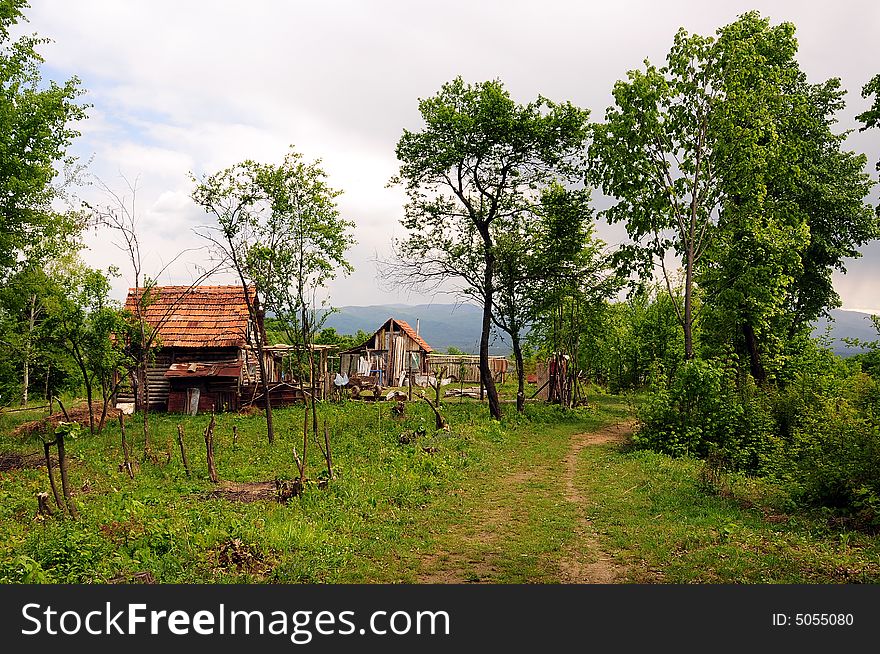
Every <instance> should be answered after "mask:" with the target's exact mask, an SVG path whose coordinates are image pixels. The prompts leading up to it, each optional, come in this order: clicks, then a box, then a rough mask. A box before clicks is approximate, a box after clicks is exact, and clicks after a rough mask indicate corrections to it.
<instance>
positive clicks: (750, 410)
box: [633, 359, 774, 472]
mask: <svg viewBox="0 0 880 654" xmlns="http://www.w3.org/2000/svg"><path fill="white" fill-rule="evenodd" d="M639 418H640V420H641V421H642V423H643V425H644V427H643V428H642V429H641V430H640V431H639V433H638V434H637V435H636V436H635V438H634V439H633V440H634V442H635V444H636V445H637V446H638V447H642V448H646V449H651V450H655V451H657V452H663V453H665V454H669V455H672V456H694V457H698V458H705V457H706V456H707V455H708V454H709V452H710V451H712V452H715V453H716V456H720V457H721V458H722V460H723V461H724V462H725V465H727V466H729V467H732V468H735V469H737V470H745V471H748V472H755V471H757V469H758V468H759V466H760V461H761V459H762V456H763V455H765V454H766V452H767V451H768V449H770V448H771V447H772V445H773V443H772V434H773V426H774V425H773V419H772V415H771V412H770V408H769V406H768V402H767V398H766V396H765V395H764V394H763V393H762V392H761V391H760V389H758V388H757V387H756V386H755V384H754V382H753V381H752V380H751V378H749V377H747V378H745V379H743V380H740V382H739V383H737V380H736V378H735V376H734V375H733V374H731V373H730V372H728V371H727V370H725V368H724V367H723V366H722V365H721V364H720V363H719V362H718V361H713V360H710V361H702V360H696V359H695V360H692V361H688V362H686V363H685V364H683V365H682V366H681V367H680V368H679V369H678V371H677V372H676V374H675V376H674V377H673V379H672V382H671V384H670V385H669V387H668V388H663V387H660V388H657V389H655V390H654V392H653V393H652V394H651V396H650V397H649V399H648V401H647V402H646V403H645V405H644V406H643V407H642V410H641V411H640V414H639Z"/></svg>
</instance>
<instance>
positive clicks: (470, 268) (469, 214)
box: [391, 77, 589, 419]
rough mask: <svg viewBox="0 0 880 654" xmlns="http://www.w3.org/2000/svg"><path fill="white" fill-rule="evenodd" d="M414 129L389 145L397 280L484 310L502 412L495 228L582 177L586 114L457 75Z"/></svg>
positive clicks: (490, 390) (495, 408) (490, 383)
mask: <svg viewBox="0 0 880 654" xmlns="http://www.w3.org/2000/svg"><path fill="white" fill-rule="evenodd" d="M419 111H420V113H421V116H422V119H423V120H424V123H425V126H424V129H423V130H422V131H420V132H411V131H409V130H404V132H403V136H401V138H400V140H399V141H398V143H397V149H396V153H397V158H398V160H399V161H400V170H399V173H398V175H396V176H395V177H394V178H393V179H392V180H391V183H392V184H400V185H402V186H403V188H404V189H405V191H406V194H407V198H408V201H407V204H406V206H405V217H404V218H403V220H402V221H401V223H402V224H403V226H404V227H405V228H406V229H407V230H408V232H409V233H408V235H407V236H406V237H405V238H404V239H402V240H399V241H398V242H397V243H396V250H397V255H398V263H399V265H398V266H397V271H398V272H399V273H400V277H403V278H409V279H411V280H412V281H413V282H414V283H416V284H418V285H421V286H423V287H425V288H429V287H431V286H432V285H433V287H434V288H437V287H438V286H439V285H441V284H443V283H444V282H450V281H452V282H453V283H457V284H458V289H457V290H458V292H459V293H461V294H462V295H464V296H465V297H468V298H471V299H473V300H475V301H477V302H478V303H479V304H480V306H481V307H482V309H483V321H482V332H481V336H480V376H481V378H482V379H483V382H484V384H485V386H486V391H487V395H488V399H489V412H490V414H491V415H492V417H493V418H496V419H497V418H500V417H501V407H500V404H499V402H498V392H497V389H496V388H495V382H494V380H493V378H492V375H491V372H490V369H489V333H490V330H491V327H492V312H493V304H494V297H495V284H496V264H497V257H498V251H497V244H496V239H495V236H494V233H497V232H498V231H504V230H505V229H506V227H507V226H509V225H510V222H511V221H515V220H516V219H517V217H518V216H520V215H521V214H522V213H523V212H526V211H529V210H530V208H531V207H533V206H535V205H536V204H537V203H538V197H539V193H540V189H541V188H543V187H545V186H546V185H547V184H549V183H550V182H552V181H555V180H558V181H560V182H563V183H565V182H576V181H579V180H580V179H581V177H582V167H581V163H582V152H583V148H584V144H585V142H586V139H587V137H588V134H589V125H588V122H587V119H588V115H589V114H588V112H587V111H585V110H582V109H578V108H577V107H575V106H574V105H572V104H571V103H562V104H556V103H553V102H551V101H549V100H547V99H546V98H543V97H540V96H539V97H538V98H537V99H536V100H535V101H533V102H530V103H528V104H525V105H519V104H517V103H516V102H514V101H513V99H512V98H511V97H510V94H509V93H508V92H507V91H506V90H505V89H504V86H503V85H502V83H501V82H500V81H488V82H482V83H479V84H474V85H470V84H465V83H464V82H463V81H462V79H461V78H460V77H459V78H456V79H454V80H453V81H452V82H449V83H446V84H444V85H443V86H442V87H441V89H440V91H439V93H437V95H435V96H434V97H431V98H427V99H423V100H420V101H419Z"/></svg>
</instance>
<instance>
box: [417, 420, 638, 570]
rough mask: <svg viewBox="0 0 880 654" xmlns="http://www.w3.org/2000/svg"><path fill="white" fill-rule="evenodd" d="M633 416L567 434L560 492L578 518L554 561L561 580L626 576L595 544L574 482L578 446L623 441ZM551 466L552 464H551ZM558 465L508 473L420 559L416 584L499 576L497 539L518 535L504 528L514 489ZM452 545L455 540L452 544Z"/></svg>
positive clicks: (583, 501) (509, 516)
mask: <svg viewBox="0 0 880 654" xmlns="http://www.w3.org/2000/svg"><path fill="white" fill-rule="evenodd" d="M635 424H636V423H635V420H625V421H619V422H615V423H612V424H610V425H606V426H605V427H602V428H601V429H598V430H596V431H593V432H587V433H579V434H574V435H572V436H571V438H570V442H569V447H568V450H567V452H566V454H565V456H564V457H563V459H562V461H561V469H562V476H561V482H562V489H561V490H562V493H563V497H564V499H565V500H566V501H568V502H570V503H572V504H574V505H575V509H576V512H577V516H578V517H577V519H576V523H575V530H574V531H575V534H574V539H573V540H572V542H571V543H569V544H568V546H567V547H566V548H565V549H564V550H563V552H562V558H561V560H559V561H558V563H557V564H558V567H559V573H558V580H559V582H561V583H565V584H611V583H619V582H620V581H622V580H623V579H624V578H625V576H626V570H625V569H624V567H623V566H622V565H620V564H619V563H617V562H616V561H614V559H613V558H612V557H610V556H609V555H608V554H607V553H605V552H604V551H603V550H602V548H601V546H600V543H599V539H598V536H597V534H596V532H595V529H594V528H593V525H592V523H591V522H590V521H589V519H588V518H587V517H586V515H585V512H586V510H587V500H588V498H587V497H585V496H584V495H583V493H582V492H581V491H580V489H579V488H578V486H577V483H576V479H577V470H578V458H579V454H580V452H581V450H583V449H584V448H585V447H589V446H593V445H603V444H607V443H623V442H625V441H626V439H627V438H628V437H629V436H630V434H632V432H633V431H634V429H635ZM554 467H555V466H554ZM559 469H560V468H558V467H556V470H555V471H554V469H553V467H548V466H547V465H546V464H543V465H538V466H535V467H533V468H526V469H523V470H518V471H516V472H514V473H512V474H510V475H507V476H506V477H505V478H504V480H503V481H502V483H501V485H500V486H499V488H497V489H494V491H493V492H490V493H489V494H488V495H487V497H486V498H485V499H486V501H485V503H484V507H485V508H484V510H483V511H481V512H480V515H474V516H472V520H471V521H469V523H470V525H471V526H474V525H480V528H476V529H473V528H468V527H467V526H465V525H459V526H457V527H456V528H453V530H452V532H455V533H454V534H452V533H450V534H448V535H452V536H453V538H451V539H445V540H446V541H447V544H446V545H445V546H441V547H440V548H439V549H438V550H437V551H435V552H432V553H430V554H427V556H425V557H424V558H423V559H422V566H421V567H422V572H420V573H419V574H418V575H417V580H418V583H425V584H456V583H473V582H477V583H487V582H488V583H492V582H493V579H494V578H495V576H496V575H497V573H498V571H499V568H498V565H497V564H498V562H499V561H498V559H497V557H498V556H500V555H501V552H500V549H501V548H500V547H499V546H498V544H497V543H498V539H499V538H501V539H503V538H509V537H516V535H515V534H513V533H509V532H508V531H507V526H508V525H509V524H510V522H511V519H512V518H514V516H513V515H512V513H513V509H512V507H511V497H515V496H516V493H517V492H518V490H517V489H519V488H521V487H522V485H523V484H524V483H526V482H528V481H529V480H532V479H535V478H536V477H537V476H550V475H553V474H558V470H559ZM453 543H454V544H453Z"/></svg>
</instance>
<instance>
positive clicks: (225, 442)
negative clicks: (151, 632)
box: [0, 396, 880, 583]
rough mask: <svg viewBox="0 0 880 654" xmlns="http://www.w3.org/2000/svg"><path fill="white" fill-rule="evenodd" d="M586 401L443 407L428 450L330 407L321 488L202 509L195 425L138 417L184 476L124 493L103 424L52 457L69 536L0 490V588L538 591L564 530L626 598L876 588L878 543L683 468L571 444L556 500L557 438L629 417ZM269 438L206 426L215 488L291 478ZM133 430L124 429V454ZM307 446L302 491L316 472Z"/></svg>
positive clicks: (34, 479) (425, 414) (2, 433)
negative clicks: (756, 505)
mask: <svg viewBox="0 0 880 654" xmlns="http://www.w3.org/2000/svg"><path fill="white" fill-rule="evenodd" d="M596 401H597V404H596V405H594V406H593V407H591V409H589V410H587V409H579V410H577V411H574V412H569V413H563V412H561V411H559V410H558V409H556V408H555V407H546V406H542V405H529V407H528V413H529V416H528V418H527V419H522V418H518V417H516V416H515V415H512V413H513V408H512V406H510V405H506V406H505V409H506V410H508V411H509V412H510V413H509V414H508V416H507V417H506V419H505V421H504V422H503V423H502V424H501V425H494V424H489V423H488V421H487V420H486V418H485V411H486V410H485V407H481V406H479V405H477V404H476V403H472V402H468V401H465V402H463V403H459V401H458V400H452V401H450V402H449V403H448V404H447V405H446V409H445V412H446V414H447V416H448V418H449V421H450V423H451V427H452V428H451V431H450V432H449V433H443V432H441V433H438V434H436V435H431V431H432V430H431V429H430V427H431V426H432V425H433V419H432V418H431V416H430V413H429V410H428V408H427V406H425V405H424V404H423V403H413V404H409V405H407V413H408V414H409V415H408V417H407V418H406V419H404V420H403V421H402V422H396V421H393V420H391V419H390V418H389V415H388V410H389V407H388V406H387V405H385V406H382V416H381V423H380V421H379V408H378V406H376V405H368V404H359V403H348V404H346V405H344V406H339V405H331V406H328V407H326V410H325V412H324V415H325V416H326V418H327V420H328V424H329V426H330V429H331V433H332V434H333V441H334V459H335V462H336V465H337V467H338V472H339V478H338V479H337V480H335V481H334V482H333V483H332V484H331V485H330V487H329V489H327V490H319V489H317V488H316V487H310V488H308V489H307V492H306V493H305V495H304V496H303V497H302V498H299V499H295V500H293V501H291V502H290V503H289V504H288V505H278V504H275V503H272V502H257V503H253V504H241V503H233V502H229V501H227V500H225V499H220V498H211V497H208V496H207V493H208V492H209V491H210V490H211V489H212V485H211V483H210V482H209V481H208V480H207V469H206V463H205V457H204V440H203V438H202V435H201V430H202V429H204V426H205V424H206V423H207V417H206V416H197V417H195V418H184V417H181V416H167V415H156V416H154V418H153V434H154V436H153V442H154V443H155V444H156V450H157V451H158V450H161V449H162V448H167V447H168V445H169V444H170V443H171V438H172V436H173V435H174V434H175V433H176V425H177V422H178V421H183V422H184V424H185V426H186V437H187V446H188V450H189V458H190V462H191V466H192V468H193V473H194V474H193V478H192V479H188V478H187V477H186V476H185V475H184V473H183V469H182V465H181V464H180V462H179V455H178V453H177V452H176V451H173V454H172V460H171V462H170V463H168V464H165V463H164V459H165V457H164V455H163V454H161V452H157V454H159V456H158V459H159V463H151V462H149V461H146V462H143V463H142V465H141V467H140V470H139V471H138V474H137V476H136V477H135V479H134V480H133V481H132V480H130V479H128V477H127V476H126V475H124V474H122V473H120V472H119V471H118V468H117V466H118V463H119V462H120V461H121V458H122V457H121V452H120V447H119V428H118V426H117V425H115V424H114V425H111V426H110V427H109V428H108V430H107V432H106V433H105V434H103V435H101V436H96V437H90V436H84V437H82V438H81V439H80V440H79V441H77V442H76V443H74V444H72V445H70V446H69V448H68V449H69V451H70V452H71V454H72V455H73V456H75V457H76V458H77V460H76V462H75V463H74V465H72V466H71V477H72V481H73V485H74V487H75V488H76V489H79V491H78V493H77V496H76V501H77V503H78V506H79V507H80V510H81V512H82V514H83V518H82V520H81V521H80V522H78V523H72V522H64V521H59V520H55V519H51V520H46V521H35V520H34V513H35V508H36V506H35V505H36V502H35V500H34V495H35V493H36V492H38V491H40V490H48V482H47V481H46V476H45V471H44V470H40V469H32V470H16V471H11V472H6V473H0V579H5V580H7V581H22V580H31V581H70V582H80V581H86V582H88V581H106V580H109V579H112V578H114V577H122V578H130V576H131V575H132V574H134V573H136V572H140V571H149V572H150V573H151V574H152V575H153V576H154V577H155V578H156V579H157V580H158V581H160V582H197V581H208V582H215V581H216V582H237V581H270V582H416V581H421V582H455V581H489V582H538V583H543V582H554V581H558V580H559V562H560V560H561V559H562V558H563V557H566V556H570V555H571V553H572V551H573V550H576V549H577V548H578V543H577V541H576V539H575V533H576V524H577V518H578V515H579V513H586V514H587V515H588V516H589V517H590V518H591V519H592V521H593V524H594V526H595V528H596V529H598V531H599V534H600V541H601V543H602V545H603V547H604V549H605V550H606V551H609V552H614V553H615V554H616V556H617V558H618V559H622V560H624V561H625V562H626V563H627V564H628V566H629V570H630V573H629V574H630V578H631V579H632V580H635V581H668V582H678V581H685V582H689V581H693V582H713V581H731V582H747V581H754V582H762V581H803V582H812V581H841V580H863V581H876V580H877V579H878V574H877V569H878V565H880V560H878V550H880V548H878V544H877V539H875V538H874V539H872V538H868V537H865V536H860V535H855V534H846V535H843V536H841V535H840V534H838V533H837V532H833V531H830V530H828V529H827V528H825V527H824V526H823V525H822V523H821V522H818V521H810V520H807V519H804V518H797V519H792V520H791V521H787V522H785V523H779V522H775V521H774V520H778V519H777V518H774V517H773V516H770V520H768V519H765V517H764V515H763V514H762V513H761V512H760V511H759V510H757V509H743V508H742V507H741V506H740V504H739V503H738V502H736V501H735V500H732V499H723V498H720V497H717V496H713V495H707V494H706V493H704V492H703V491H701V490H700V488H699V485H698V481H697V479H698V473H699V464H698V463H696V462H693V461H685V460H679V461H672V460H670V459H668V458H666V457H662V456H658V455H652V454H647V453H634V454H622V453H620V452H619V451H618V449H617V448H615V447H614V446H591V447H587V448H585V449H584V450H583V451H582V452H581V455H580V462H581V465H580V467H579V475H580V476H579V483H580V485H581V490H582V494H583V495H584V496H585V497H587V498H588V504H589V505H588V506H583V507H578V506H575V505H573V504H572V503H571V502H568V501H567V500H566V499H565V496H564V492H563V485H564V484H563V480H562V465H561V461H562V459H563V458H564V456H565V454H566V452H567V451H568V448H569V445H570V436H571V434H573V433H576V432H583V431H591V430H593V429H596V428H597V427H598V426H600V425H601V424H603V423H606V422H608V421H610V420H614V419H618V418H620V417H623V416H624V415H626V414H627V412H628V410H629V408H628V407H627V406H626V404H625V403H624V402H622V401H621V400H620V399H619V398H613V397H602V396H597V397H596ZM20 419H21V416H18V417H17V418H15V420H16V421H17V420H20ZM11 421H12V418H11V417H9V416H0V451H11V450H15V451H21V452H25V451H35V450H36V449H37V448H36V446H35V445H34V443H33V442H31V443H20V442H16V441H15V440H14V439H13V438H12V437H10V436H9V435H8V432H9V429H10V427H11ZM276 423H277V425H278V426H277V431H278V438H277V441H276V443H275V445H274V446H272V447H270V446H269V445H268V444H267V443H266V439H265V432H264V427H263V424H264V423H263V421H262V419H261V418H260V417H259V416H254V417H244V416H234V415H221V416H218V426H217V430H216V435H215V441H216V449H217V452H216V458H217V466H218V470H219V474H220V476H221V478H223V479H228V480H234V481H265V480H272V479H274V478H276V477H282V478H290V477H292V476H293V473H294V470H295V468H294V466H293V464H292V456H291V454H290V448H291V446H292V444H293V443H294V442H295V443H296V446H297V448H298V449H299V450H301V448H302V443H301V436H300V435H301V433H302V432H301V429H302V410H301V409H299V408H290V409H282V410H279V411H277V413H276ZM233 424H237V425H238V431H239V441H238V445H237V446H236V447H233V445H232V425H233ZM422 426H424V427H427V428H428V432H429V434H428V435H426V436H423V437H421V438H419V439H418V440H417V441H416V442H415V443H412V444H406V445H402V444H400V443H399V442H398V436H399V435H400V433H401V432H402V431H403V430H405V429H413V428H419V427H422ZM137 432H138V430H137V428H136V427H135V422H134V421H132V423H131V426H130V428H129V437H130V438H131V439H132V440H133V441H134V443H135V451H136V452H137V450H138V448H137V444H138V443H139V439H138V438H137V437H136V435H137ZM310 447H311V454H310V461H311V462H312V467H311V470H310V474H311V476H313V477H314V476H316V475H317V474H318V472H319V471H320V469H321V467H322V466H321V465H319V463H320V461H319V458H320V453H319V452H317V449H316V448H315V447H314V445H313V444H310ZM424 448H429V449H430V448H434V449H435V451H433V452H426V451H425V449H424ZM316 454H317V455H318V456H315V455H316ZM138 458H140V457H138ZM83 489H85V490H83Z"/></svg>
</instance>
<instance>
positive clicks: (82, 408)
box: [12, 402, 122, 437]
mask: <svg viewBox="0 0 880 654" xmlns="http://www.w3.org/2000/svg"><path fill="white" fill-rule="evenodd" d="M101 411H102V405H101V403H100V402H92V415H93V416H94V417H95V427H97V426H98V423H99V422H100V421H101ZM120 413H122V412H121V411H120V410H119V409H116V408H114V407H107V417H106V418H105V419H104V424H105V425H106V424H108V423H109V422H110V421H111V420H116V419H117V418H118V417H119V414H120ZM68 420H69V421H70V422H78V423H79V424H81V425H82V426H83V427H85V428H86V429H88V426H89V408H88V406H87V405H86V404H85V403H83V404H80V405H79V406H76V407H72V408H70V409H68V410H67V416H66V417H65V415H64V413H63V412H61V411H59V412H58V413H53V414H52V415H50V416H46V417H45V418H40V419H39V420H31V421H30V422H24V423H22V424H20V425H19V426H18V427H16V428H15V429H14V430H13V431H12V435H13V436H17V437H25V436H31V435H33V434H47V433H49V428H50V427H52V428H53V429H54V428H55V427H57V426H58V423H59V422H66V421H68Z"/></svg>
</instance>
